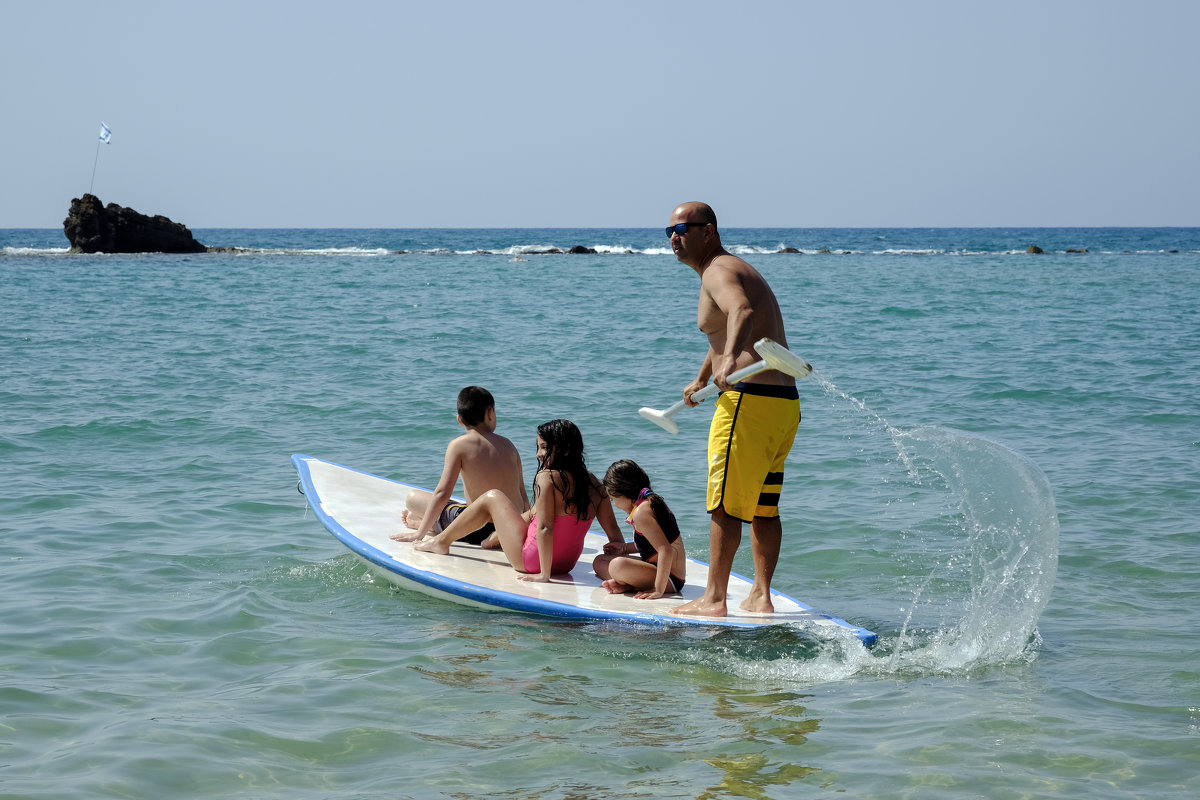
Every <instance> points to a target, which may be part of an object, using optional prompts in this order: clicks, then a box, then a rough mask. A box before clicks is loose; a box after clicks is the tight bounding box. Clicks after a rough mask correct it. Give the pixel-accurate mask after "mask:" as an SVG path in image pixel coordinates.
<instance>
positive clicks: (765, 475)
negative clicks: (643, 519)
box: [708, 383, 800, 522]
mask: <svg viewBox="0 0 1200 800" xmlns="http://www.w3.org/2000/svg"><path fill="white" fill-rule="evenodd" d="M799 425H800V398H799V395H798V394H797V392H796V387H795V386H775V385H772V384H764V383H739V384H737V385H736V386H734V388H733V389H732V390H730V391H728V392H723V393H722V394H721V396H720V397H719V398H717V409H716V412H715V413H714V414H713V420H712V425H711V426H710V427H709V430H708V513H710V514H711V513H712V512H714V511H716V510H717V509H718V508H720V509H723V510H724V511H725V514H726V516H729V517H732V518H733V519H737V520H741V521H742V522H750V521H752V520H753V519H754V517H778V516H779V492H780V490H782V489H783V462H784V461H785V460H786V459H787V455H788V453H789V452H790V451H791V449H792V442H793V441H794V440H795V438H796V429H797V428H798V427H799Z"/></svg>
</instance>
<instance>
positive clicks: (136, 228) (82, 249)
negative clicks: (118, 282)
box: [63, 194, 208, 253]
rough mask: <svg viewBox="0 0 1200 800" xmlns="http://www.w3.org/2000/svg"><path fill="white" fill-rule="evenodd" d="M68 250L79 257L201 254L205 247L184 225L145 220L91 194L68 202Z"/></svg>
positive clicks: (65, 222) (161, 218)
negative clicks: (106, 254)
mask: <svg viewBox="0 0 1200 800" xmlns="http://www.w3.org/2000/svg"><path fill="white" fill-rule="evenodd" d="M63 231H64V232H65V233H66V234H67V239H68V240H69V241H70V242H71V250H72V251H74V252H79V253H203V252H206V251H207V250H208V248H207V247H205V246H204V245H202V244H200V243H199V242H197V241H196V239H195V238H194V237H193V236H192V232H191V231H189V230H188V229H187V226H186V225H183V224H182V223H179V222H172V221H171V220H169V219H167V218H166V217H164V216H161V215H160V216H154V217H148V216H146V215H145V214H139V213H138V212H136V211H134V210H133V209H132V208H125V207H123V206H119V205H117V204H116V203H109V204H108V205H107V206H105V205H103V204H102V203H101V202H100V198H98V197H96V196H95V195H94V194H85V195H84V196H83V198H82V199H79V198H75V199H74V200H72V201H71V210H70V211H69V212H67V218H66V219H65V220H63Z"/></svg>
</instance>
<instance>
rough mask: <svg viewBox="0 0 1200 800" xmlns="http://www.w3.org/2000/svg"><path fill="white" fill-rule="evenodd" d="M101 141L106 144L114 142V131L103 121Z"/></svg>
mask: <svg viewBox="0 0 1200 800" xmlns="http://www.w3.org/2000/svg"><path fill="white" fill-rule="evenodd" d="M100 141H102V142H104V143H105V144H112V131H111V130H109V128H108V125H106V124H105V123H103V122H101V123H100Z"/></svg>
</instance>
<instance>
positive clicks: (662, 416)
mask: <svg viewBox="0 0 1200 800" xmlns="http://www.w3.org/2000/svg"><path fill="white" fill-rule="evenodd" d="M638 413H639V414H641V415H642V416H643V417H645V418H646V419H648V420H650V421H651V422H653V423H654V424H655V425H657V426H658V427H660V428H662V429H663V430H664V431H666V432H667V433H679V426H678V425H676V424H675V420H673V419H671V418H670V417H668V416H667V415H666V413H664V412H662V411H659V410H658V409H657V408H640V409H638Z"/></svg>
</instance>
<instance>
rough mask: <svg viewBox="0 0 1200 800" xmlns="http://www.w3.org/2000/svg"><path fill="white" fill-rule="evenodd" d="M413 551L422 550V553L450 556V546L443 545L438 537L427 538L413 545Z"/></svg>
mask: <svg viewBox="0 0 1200 800" xmlns="http://www.w3.org/2000/svg"><path fill="white" fill-rule="evenodd" d="M413 550H420V551H421V552H422V553H437V554H438V555H442V556H448V555H450V545H448V544H442V543H441V542H440V541H438V538H437V537H436V536H426V537H425V538H424V539H422V540H421V541H419V542H415V543H414V544H413Z"/></svg>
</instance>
